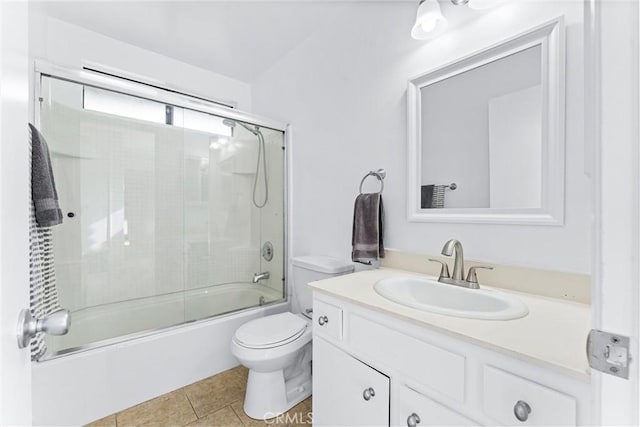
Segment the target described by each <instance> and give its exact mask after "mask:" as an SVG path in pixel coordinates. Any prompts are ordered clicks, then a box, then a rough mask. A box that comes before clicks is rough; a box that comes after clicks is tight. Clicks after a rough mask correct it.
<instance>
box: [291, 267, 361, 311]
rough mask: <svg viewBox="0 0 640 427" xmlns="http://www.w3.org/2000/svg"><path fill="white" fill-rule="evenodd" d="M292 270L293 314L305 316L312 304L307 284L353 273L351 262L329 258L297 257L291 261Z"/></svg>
mask: <svg viewBox="0 0 640 427" xmlns="http://www.w3.org/2000/svg"><path fill="white" fill-rule="evenodd" d="M291 264H292V269H293V300H294V301H293V302H294V307H295V308H296V309H295V312H298V313H302V314H306V313H308V311H307V310H311V308H312V307H313V302H312V298H311V289H310V288H309V287H308V286H307V283H309V282H315V281H316V280H323V279H330V278H332V277H337V276H342V275H343V274H349V273H353V270H354V264H353V262H351V261H349V260H345V259H340V258H333V257H329V256H317V255H316V256H313V255H306V256H299V257H295V258H293V259H292V260H291Z"/></svg>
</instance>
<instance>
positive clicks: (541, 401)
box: [483, 366, 576, 426]
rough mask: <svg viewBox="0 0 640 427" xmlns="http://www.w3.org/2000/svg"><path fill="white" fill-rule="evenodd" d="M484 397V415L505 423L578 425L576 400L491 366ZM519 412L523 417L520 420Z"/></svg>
mask: <svg viewBox="0 0 640 427" xmlns="http://www.w3.org/2000/svg"><path fill="white" fill-rule="evenodd" d="M483 396H484V405H483V406H484V412H485V413H486V414H487V415H488V416H489V417H491V418H493V419H494V420H496V421H498V422H499V423H502V424H506V425H530V426H549V425H554V426H575V425H576V401H575V399H574V398H573V397H571V396H567V395H566V394H563V393H560V392H558V391H556V390H552V389H550V388H547V387H544V386H542V385H540V384H538V383H535V382H533V381H529V380H527V379H524V378H522V377H518V376H516V375H513V374H510V373H508V372H505V371H502V370H500V369H496V368H493V367H491V366H485V367H484V394H483ZM516 405H518V407H517V408H516ZM516 409H518V410H519V412H520V414H521V415H520V417H521V419H520V420H519V419H518V418H517V417H516V414H515V412H516ZM528 409H530V412H528ZM527 412H528V414H527Z"/></svg>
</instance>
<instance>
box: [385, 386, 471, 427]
mask: <svg viewBox="0 0 640 427" xmlns="http://www.w3.org/2000/svg"><path fill="white" fill-rule="evenodd" d="M396 401H397V402H398V406H397V408H396V411H395V414H394V415H393V419H392V420H391V425H393V426H398V427H400V426H411V425H412V422H411V418H412V417H413V421H415V422H417V425H418V426H419V427H424V426H477V425H478V423H475V422H473V421H471V420H469V419H468V418H465V417H463V416H462V415H460V414H458V413H457V412H455V411H452V410H451V409H449V408H447V407H446V406H443V405H441V404H439V403H436V402H434V401H433V400H431V399H429V398H428V397H426V396H424V395H423V394H421V393H418V392H417V391H415V390H412V389H410V388H409V387H406V386H401V387H400V389H399V391H398V398H397V400H396ZM416 417H417V418H416Z"/></svg>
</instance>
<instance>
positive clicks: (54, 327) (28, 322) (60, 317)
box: [17, 309, 71, 348]
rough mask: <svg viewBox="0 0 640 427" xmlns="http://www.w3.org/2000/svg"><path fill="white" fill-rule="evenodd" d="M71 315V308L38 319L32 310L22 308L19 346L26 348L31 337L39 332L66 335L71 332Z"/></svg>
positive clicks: (19, 323)
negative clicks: (32, 313)
mask: <svg viewBox="0 0 640 427" xmlns="http://www.w3.org/2000/svg"><path fill="white" fill-rule="evenodd" d="M69 326H71V317H70V314H69V310H58V311H55V312H53V313H51V314H50V315H48V316H45V317H43V318H42V319H36V318H35V317H33V316H32V315H31V311H30V310H26V309H25V310H22V311H21V312H20V317H19V318H18V334H17V335H18V347H19V348H25V347H26V346H27V344H29V341H31V337H33V336H34V335H35V334H37V333H38V332H44V333H46V334H49V335H64V334H66V333H67V332H69Z"/></svg>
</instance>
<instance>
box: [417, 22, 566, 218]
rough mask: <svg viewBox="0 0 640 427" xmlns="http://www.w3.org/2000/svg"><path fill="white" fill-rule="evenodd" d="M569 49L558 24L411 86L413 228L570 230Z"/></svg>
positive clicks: (424, 76)
mask: <svg viewBox="0 0 640 427" xmlns="http://www.w3.org/2000/svg"><path fill="white" fill-rule="evenodd" d="M563 41H564V39H563V25H562V20H561V19H557V20H554V21H552V22H550V23H547V24H544V25H542V26H540V27H537V28H535V29H533V30H530V31H527V32H526V33H524V34H519V35H517V36H514V37H512V38H510V39H508V40H506V41H504V42H502V43H500V44H498V45H495V46H491V47H489V48H487V49H484V50H482V51H481V52H478V53H475V54H473V55H471V56H468V57H465V58H462V59H460V60H458V61H455V62H454V63H451V64H447V65H445V66H442V67H439V68H436V69H434V70H431V71H429V72H427V73H425V74H422V75H420V76H418V77H416V78H414V79H411V80H410V81H409V85H408V92H407V98H408V118H409V120H408V122H409V132H408V135H409V138H408V143H409V146H408V168H407V170H408V197H407V199H408V217H409V220H410V221H425V222H427V221H441V222H472V223H477V222H481V223H482V222H486V223H506V224H546V225H561V224H562V223H563V220H564V49H563Z"/></svg>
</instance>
